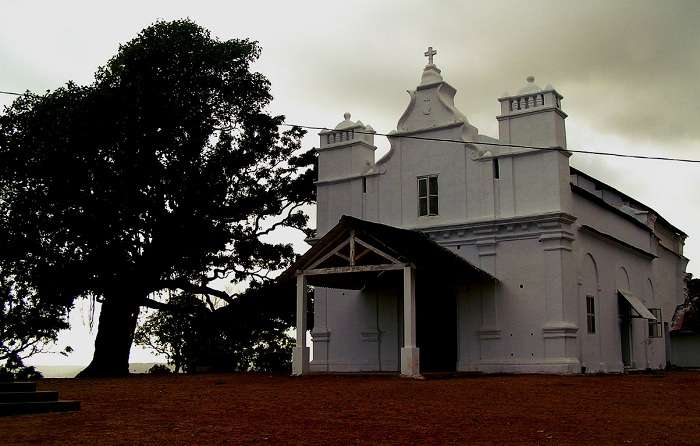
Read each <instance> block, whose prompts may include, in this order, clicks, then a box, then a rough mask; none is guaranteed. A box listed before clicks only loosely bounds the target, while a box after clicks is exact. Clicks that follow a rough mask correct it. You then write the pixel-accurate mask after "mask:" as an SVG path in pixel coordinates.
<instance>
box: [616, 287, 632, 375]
mask: <svg viewBox="0 0 700 446" xmlns="http://www.w3.org/2000/svg"><path fill="white" fill-rule="evenodd" d="M619 312H620V349H621V352H622V364H623V365H624V366H625V367H631V366H632V308H631V307H630V305H629V304H628V303H627V302H624V301H622V300H620V302H619Z"/></svg>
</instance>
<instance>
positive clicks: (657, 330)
mask: <svg viewBox="0 0 700 446" xmlns="http://www.w3.org/2000/svg"><path fill="white" fill-rule="evenodd" d="M649 312H650V313H651V314H653V315H654V317H655V318H656V320H655V321H654V320H651V319H649V337H650V338H660V337H661V308H649Z"/></svg>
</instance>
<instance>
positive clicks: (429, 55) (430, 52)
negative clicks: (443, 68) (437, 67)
mask: <svg viewBox="0 0 700 446" xmlns="http://www.w3.org/2000/svg"><path fill="white" fill-rule="evenodd" d="M436 54H437V50H434V49H433V47H432V46H429V47H428V51H426V52H425V53H423V55H424V56H425V57H427V58H428V65H432V64H433V56H434V55H436Z"/></svg>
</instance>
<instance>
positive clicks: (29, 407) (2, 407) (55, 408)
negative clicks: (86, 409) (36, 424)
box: [0, 400, 80, 416]
mask: <svg viewBox="0 0 700 446" xmlns="http://www.w3.org/2000/svg"><path fill="white" fill-rule="evenodd" d="M72 410H80V401H64V400H60V401H31V402H14V403H0V416H8V415H24V414H32V413H45V412H69V411H72Z"/></svg>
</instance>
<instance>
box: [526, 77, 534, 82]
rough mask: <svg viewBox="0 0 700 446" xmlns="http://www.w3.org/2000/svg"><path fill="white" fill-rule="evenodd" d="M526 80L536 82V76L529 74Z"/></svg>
mask: <svg viewBox="0 0 700 446" xmlns="http://www.w3.org/2000/svg"><path fill="white" fill-rule="evenodd" d="M525 80H526V81H528V82H529V83H533V82H535V76H528V77H527V78H525Z"/></svg>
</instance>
